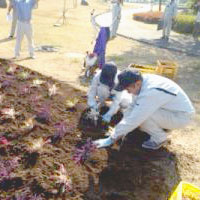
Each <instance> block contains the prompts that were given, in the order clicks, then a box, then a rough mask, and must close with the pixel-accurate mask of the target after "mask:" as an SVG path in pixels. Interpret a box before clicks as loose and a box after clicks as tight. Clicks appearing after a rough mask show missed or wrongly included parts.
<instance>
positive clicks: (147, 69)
mask: <svg viewBox="0 0 200 200" xmlns="http://www.w3.org/2000/svg"><path fill="white" fill-rule="evenodd" d="M129 67H132V68H135V69H137V70H139V71H140V72H141V73H150V74H158V75H161V76H165V77H168V78H171V79H175V76H176V74H177V70H178V65H177V63H175V62H173V61H161V60H158V61H157V66H153V65H138V64H130V65H129Z"/></svg>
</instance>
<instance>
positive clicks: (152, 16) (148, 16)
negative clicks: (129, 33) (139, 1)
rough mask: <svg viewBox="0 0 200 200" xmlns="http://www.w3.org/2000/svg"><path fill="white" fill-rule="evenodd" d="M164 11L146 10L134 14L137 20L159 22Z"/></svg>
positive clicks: (150, 22)
mask: <svg viewBox="0 0 200 200" xmlns="http://www.w3.org/2000/svg"><path fill="white" fill-rule="evenodd" d="M162 15H163V13H162V12H152V11H150V12H145V13H136V14H133V19H134V20H136V21H141V22H145V23H148V24H157V23H158V21H159V20H160V19H161V17H162Z"/></svg>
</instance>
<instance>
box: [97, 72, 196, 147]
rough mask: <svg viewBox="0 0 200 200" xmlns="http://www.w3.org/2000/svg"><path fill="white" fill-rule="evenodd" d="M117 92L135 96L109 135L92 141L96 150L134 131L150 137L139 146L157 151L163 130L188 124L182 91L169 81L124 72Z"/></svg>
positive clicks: (187, 106) (188, 113)
mask: <svg viewBox="0 0 200 200" xmlns="http://www.w3.org/2000/svg"><path fill="white" fill-rule="evenodd" d="M115 89H116V90H118V91H122V90H124V89H126V90H127V91H128V92H129V93H130V94H133V95H136V98H135V101H134V103H133V104H131V106H130V107H129V109H128V110H129V112H128V114H127V115H125V116H124V117H123V119H122V120H121V121H120V122H119V124H117V125H116V127H115V129H114V131H113V132H112V133H111V136H110V137H108V138H106V139H100V140H97V141H95V144H96V145H97V147H99V148H101V147H107V146H110V145H111V144H113V143H114V142H115V141H117V140H118V139H120V138H122V137H124V136H126V135H127V134H128V133H129V132H131V131H133V130H134V129H136V128H140V129H141V130H142V131H144V132H146V133H148V134H149V135H150V139H149V140H148V141H145V142H144V143H143V144H142V147H144V148H147V149H159V148H160V147H161V146H162V144H163V143H164V142H165V141H166V139H167V136H166V133H165V131H164V129H170V130H171V129H177V128H182V127H185V126H186V125H188V124H189V123H190V122H191V120H192V117H193V115H194V113H195V110H194V107H193V105H192V103H191V101H190V100H189V98H188V96H187V95H186V94H185V92H184V91H183V90H182V89H181V88H180V87H179V86H178V85H177V84H176V83H175V82H173V81H172V80H170V79H167V78H165V77H162V76H158V75H153V74H144V75H141V74H140V72H138V71H136V70H131V69H130V70H125V71H123V72H122V73H121V74H120V75H119V84H118V85H117V87H116V88H115Z"/></svg>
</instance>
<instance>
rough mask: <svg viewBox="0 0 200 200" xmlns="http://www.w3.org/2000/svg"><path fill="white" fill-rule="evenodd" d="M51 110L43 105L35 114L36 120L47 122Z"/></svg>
mask: <svg viewBox="0 0 200 200" xmlns="http://www.w3.org/2000/svg"><path fill="white" fill-rule="evenodd" d="M50 116H51V112H50V107H49V106H48V105H43V106H42V107H41V108H40V110H39V111H38V113H37V114H36V120H37V121H39V122H41V123H47V122H49V120H50Z"/></svg>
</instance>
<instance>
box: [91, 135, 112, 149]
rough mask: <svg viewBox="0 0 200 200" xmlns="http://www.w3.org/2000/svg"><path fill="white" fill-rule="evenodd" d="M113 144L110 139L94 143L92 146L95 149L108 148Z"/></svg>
mask: <svg viewBox="0 0 200 200" xmlns="http://www.w3.org/2000/svg"><path fill="white" fill-rule="evenodd" d="M113 143H114V140H113V139H112V138H111V137H108V138H105V139H99V140H95V141H94V144H95V145H96V147H97V148H105V147H109V146H110V145H112V144H113Z"/></svg>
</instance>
